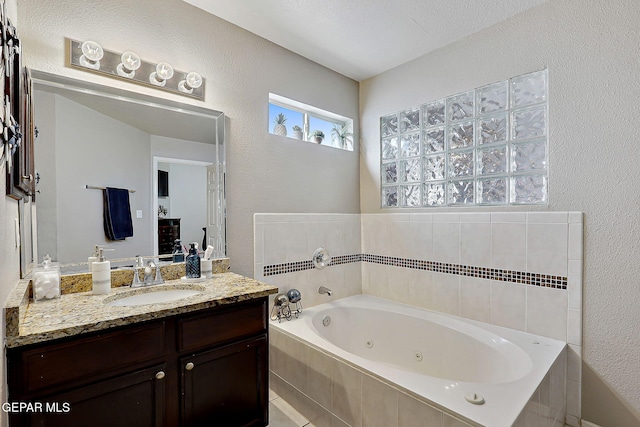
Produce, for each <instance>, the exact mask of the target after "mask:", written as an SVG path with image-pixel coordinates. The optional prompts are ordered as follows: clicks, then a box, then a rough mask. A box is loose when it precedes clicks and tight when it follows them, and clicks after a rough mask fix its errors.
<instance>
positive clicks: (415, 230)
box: [408, 221, 433, 260]
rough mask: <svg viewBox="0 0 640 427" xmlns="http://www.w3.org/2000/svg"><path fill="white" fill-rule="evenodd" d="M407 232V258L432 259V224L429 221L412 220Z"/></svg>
mask: <svg viewBox="0 0 640 427" xmlns="http://www.w3.org/2000/svg"><path fill="white" fill-rule="evenodd" d="M409 234H410V235H409V236H408V243H409V255H408V256H409V258H411V259H421V260H431V259H433V224H432V223H431V222H430V221H419V222H418V221H412V222H411V224H410V228H409Z"/></svg>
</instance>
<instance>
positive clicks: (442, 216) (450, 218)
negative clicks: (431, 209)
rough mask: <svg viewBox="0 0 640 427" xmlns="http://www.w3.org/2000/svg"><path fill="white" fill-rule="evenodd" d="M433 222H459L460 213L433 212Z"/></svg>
mask: <svg viewBox="0 0 640 427" xmlns="http://www.w3.org/2000/svg"><path fill="white" fill-rule="evenodd" d="M433 222H456V223H458V222H460V214H459V213H447V212H443V213H434V214H433Z"/></svg>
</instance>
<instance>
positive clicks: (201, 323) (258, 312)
mask: <svg viewBox="0 0 640 427" xmlns="http://www.w3.org/2000/svg"><path fill="white" fill-rule="evenodd" d="M266 310H267V301H266V298H265V299H262V300H259V301H255V302H251V303H249V304H246V305H245V304H243V305H241V306H240V304H238V306H232V307H231V308H228V309H226V308H224V309H220V310H219V311H218V310H212V311H210V312H208V313H203V314H201V315H197V316H192V317H186V318H183V319H180V320H179V321H178V351H179V352H183V351H190V350H195V349H198V348H203V347H207V346H211V345H215V344H218V343H222V342H225V341H229V340H232V339H236V338H242V337H246V336H250V335H254V334H257V333H262V332H265V331H266V330H267V312H266Z"/></svg>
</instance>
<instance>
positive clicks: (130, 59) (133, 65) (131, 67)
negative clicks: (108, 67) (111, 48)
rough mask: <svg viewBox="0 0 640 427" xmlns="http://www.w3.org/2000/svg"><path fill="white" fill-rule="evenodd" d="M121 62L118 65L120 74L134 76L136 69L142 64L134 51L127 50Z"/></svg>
mask: <svg viewBox="0 0 640 427" xmlns="http://www.w3.org/2000/svg"><path fill="white" fill-rule="evenodd" d="M120 60H121V61H122V62H121V63H119V64H118V66H117V67H116V71H117V73H118V75H119V76H122V77H127V78H133V76H134V75H135V74H136V70H137V69H138V68H140V66H141V65H142V61H141V60H140V57H139V56H138V55H136V54H135V53H133V52H125V53H123V54H122V56H121V57H120Z"/></svg>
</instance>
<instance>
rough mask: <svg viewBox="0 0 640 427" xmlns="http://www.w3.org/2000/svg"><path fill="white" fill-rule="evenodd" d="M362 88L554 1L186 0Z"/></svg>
mask: <svg viewBox="0 0 640 427" xmlns="http://www.w3.org/2000/svg"><path fill="white" fill-rule="evenodd" d="M184 1H185V2H186V3H190V4H192V5H194V6H196V7H199V8H201V9H203V10H205V11H207V12H209V13H211V14H213V15H216V16H218V17H220V18H222V19H224V20H226V21H229V22H231V23H233V24H235V25H238V26H239V27H242V28H244V29H246V30H248V31H250V32H252V33H255V34H257V35H259V36H261V37H264V38H265V39H267V40H270V41H272V42H273V43H276V44H278V45H280V46H282V47H284V48H287V49H289V50H291V51H293V52H296V53H298V54H299V55H302V56H304V57H306V58H309V59H310V60H312V61H314V62H317V63H319V64H321V65H324V66H326V67H327V68H330V69H332V70H334V71H337V72H339V73H341V74H343V75H345V76H348V77H351V78H353V79H355V80H358V81H362V80H365V79H367V78H369V77H373V76H375V75H377V74H380V73H382V72H384V71H386V70H389V69H391V68H393V67H396V66H398V65H400V64H403V63H405V62H407V61H410V60H412V59H415V58H418V57H420V56H422V55H424V54H426V53H428V52H431V51H433V50H435V49H438V48H440V47H443V46H445V45H447V44H450V43H452V42H454V41H456V40H459V39H461V38H463V37H466V36H468V35H470V34H473V33H475V32H477V31H480V30H481V29H483V28H486V27H489V26H491V25H493V24H496V23H498V22H500V21H503V20H505V19H507V18H509V17H511V16H514V15H516V14H518V13H520V12H523V11H525V10H527V9H529V8H532V7H535V6H537V5H540V4H542V3H544V2H545V1H548V0H320V1H319V0H233V1H229V0H184Z"/></svg>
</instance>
